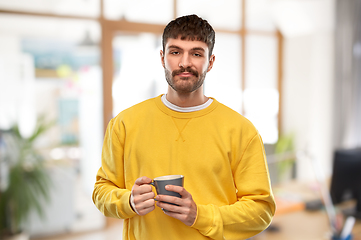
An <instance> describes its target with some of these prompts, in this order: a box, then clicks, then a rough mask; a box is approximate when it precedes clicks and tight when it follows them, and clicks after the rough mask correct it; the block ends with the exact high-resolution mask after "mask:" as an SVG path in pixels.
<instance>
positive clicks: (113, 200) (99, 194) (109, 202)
mask: <svg viewBox="0 0 361 240" xmlns="http://www.w3.org/2000/svg"><path fill="white" fill-rule="evenodd" d="M124 141H125V128H124V125H123V123H122V122H119V121H115V120H114V119H112V120H111V121H110V122H109V124H108V127H107V130H106V133H105V136H104V143H103V149H102V156H101V158H102V165H101V167H100V169H99V171H98V173H97V175H96V182H95V185H94V191H93V196H92V199H93V202H94V204H95V206H96V207H97V208H98V209H99V210H100V212H102V213H103V214H104V215H105V216H107V217H114V218H121V219H126V218H131V217H133V216H135V215H136V213H135V212H134V211H133V210H132V208H131V206H130V203H129V198H130V194H131V191H130V190H128V189H126V187H125V180H124V164H123V159H124V157H123V155H124Z"/></svg>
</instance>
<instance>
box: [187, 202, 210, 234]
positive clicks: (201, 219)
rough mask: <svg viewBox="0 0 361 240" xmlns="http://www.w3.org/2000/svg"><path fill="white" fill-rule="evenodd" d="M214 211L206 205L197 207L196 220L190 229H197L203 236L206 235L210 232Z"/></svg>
mask: <svg viewBox="0 0 361 240" xmlns="http://www.w3.org/2000/svg"><path fill="white" fill-rule="evenodd" d="M213 217H214V211H213V207H212V206H210V205H208V206H205V205H198V206H197V218H196V220H195V221H194V223H193V225H192V228H195V229H197V230H198V231H200V232H201V233H203V234H207V233H208V232H209V231H211V230H212V226H213Z"/></svg>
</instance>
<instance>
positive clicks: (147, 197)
mask: <svg viewBox="0 0 361 240" xmlns="http://www.w3.org/2000/svg"><path fill="white" fill-rule="evenodd" d="M154 196H155V194H154V193H153V192H150V193H145V194H141V195H134V196H133V201H134V204H135V205H137V204H139V203H142V202H145V201H148V200H150V199H151V200H153V205H154Z"/></svg>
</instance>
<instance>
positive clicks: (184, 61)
mask: <svg viewBox="0 0 361 240" xmlns="http://www.w3.org/2000/svg"><path fill="white" fill-rule="evenodd" d="M178 66H179V67H182V68H187V67H191V66H192V61H191V58H190V56H189V54H187V53H185V54H183V55H182V57H181V58H180V59H179V65H178Z"/></svg>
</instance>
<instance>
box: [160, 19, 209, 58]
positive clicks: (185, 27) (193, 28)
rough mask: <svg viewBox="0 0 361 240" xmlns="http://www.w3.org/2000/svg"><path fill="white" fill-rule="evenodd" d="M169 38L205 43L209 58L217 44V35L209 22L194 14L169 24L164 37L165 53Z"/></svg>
mask: <svg viewBox="0 0 361 240" xmlns="http://www.w3.org/2000/svg"><path fill="white" fill-rule="evenodd" d="M169 38H174V39H176V38H180V39H182V40H191V41H194V40H197V41H201V42H204V43H206V44H207V46H208V50H209V56H208V57H210V56H211V55H212V52H213V47H214V43H215V33H214V30H213V28H212V26H211V25H210V24H209V23H208V22H207V20H204V19H202V18H200V17H198V16H197V15H194V14H193V15H187V16H183V17H179V18H177V19H175V20H173V21H171V22H170V23H168V25H167V26H166V27H165V28H164V31H163V36H162V43H163V52H164V50H165V46H166V44H167V42H168V39H169Z"/></svg>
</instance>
